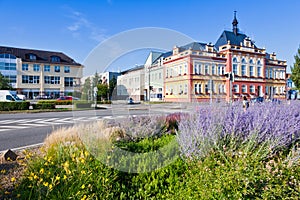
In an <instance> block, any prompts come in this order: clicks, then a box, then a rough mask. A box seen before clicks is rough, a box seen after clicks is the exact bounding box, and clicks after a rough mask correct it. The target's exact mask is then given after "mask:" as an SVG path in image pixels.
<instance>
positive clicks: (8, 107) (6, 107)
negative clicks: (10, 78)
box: [0, 101, 30, 111]
mask: <svg viewBox="0 0 300 200" xmlns="http://www.w3.org/2000/svg"><path fill="white" fill-rule="evenodd" d="M29 106H30V102H27V101H24V102H0V110H1V111H12V110H28V109H29Z"/></svg>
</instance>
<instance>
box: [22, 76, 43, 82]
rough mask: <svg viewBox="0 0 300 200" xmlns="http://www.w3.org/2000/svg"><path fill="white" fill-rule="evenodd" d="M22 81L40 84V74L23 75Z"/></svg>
mask: <svg viewBox="0 0 300 200" xmlns="http://www.w3.org/2000/svg"><path fill="white" fill-rule="evenodd" d="M22 83H31V84H39V83H40V76H28V75H22Z"/></svg>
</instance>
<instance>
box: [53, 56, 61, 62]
mask: <svg viewBox="0 0 300 200" xmlns="http://www.w3.org/2000/svg"><path fill="white" fill-rule="evenodd" d="M51 62H60V57H59V56H51Z"/></svg>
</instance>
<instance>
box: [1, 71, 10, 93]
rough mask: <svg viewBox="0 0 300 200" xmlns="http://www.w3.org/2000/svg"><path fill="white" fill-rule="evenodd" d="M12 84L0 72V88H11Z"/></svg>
mask: <svg viewBox="0 0 300 200" xmlns="http://www.w3.org/2000/svg"><path fill="white" fill-rule="evenodd" d="M11 89H12V86H11V85H10V84H9V80H8V79H7V78H5V77H4V76H3V75H2V74H1V72H0V90H11Z"/></svg>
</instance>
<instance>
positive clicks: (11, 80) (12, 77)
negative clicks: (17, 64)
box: [4, 75, 17, 83]
mask: <svg viewBox="0 0 300 200" xmlns="http://www.w3.org/2000/svg"><path fill="white" fill-rule="evenodd" d="M4 77H5V78H6V79H7V80H8V81H9V83H17V76H16V75H5V76H4Z"/></svg>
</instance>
